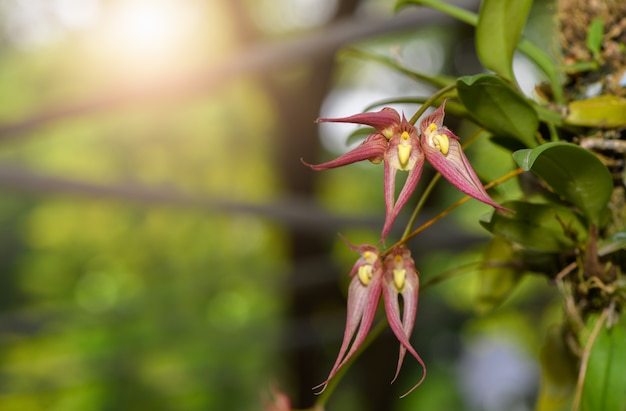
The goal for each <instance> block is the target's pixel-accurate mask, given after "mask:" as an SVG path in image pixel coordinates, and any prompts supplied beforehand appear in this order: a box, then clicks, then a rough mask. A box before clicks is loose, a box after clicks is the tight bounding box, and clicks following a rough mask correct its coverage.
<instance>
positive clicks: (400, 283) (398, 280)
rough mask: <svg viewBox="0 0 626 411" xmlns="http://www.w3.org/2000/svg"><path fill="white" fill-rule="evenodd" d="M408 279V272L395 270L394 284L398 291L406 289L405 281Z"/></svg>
mask: <svg viewBox="0 0 626 411" xmlns="http://www.w3.org/2000/svg"><path fill="white" fill-rule="evenodd" d="M405 279H406V270H405V269H404V268H403V269H401V270H400V269H397V268H396V269H394V270H393V283H394V284H395V285H396V288H397V289H398V291H402V287H404V280H405Z"/></svg>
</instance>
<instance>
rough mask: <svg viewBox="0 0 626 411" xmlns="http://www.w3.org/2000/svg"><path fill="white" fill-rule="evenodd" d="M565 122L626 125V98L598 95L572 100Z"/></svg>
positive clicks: (588, 124) (593, 124)
mask: <svg viewBox="0 0 626 411" xmlns="http://www.w3.org/2000/svg"><path fill="white" fill-rule="evenodd" d="M567 113H568V114H567V117H565V122H566V123H567V124H571V125H574V126H585V127H604V128H615V127H623V126H626V99H625V98H623V97H618V96H607V95H605V96H597V97H592V98H588V99H586V100H578V101H572V102H571V103H569V105H568V106H567Z"/></svg>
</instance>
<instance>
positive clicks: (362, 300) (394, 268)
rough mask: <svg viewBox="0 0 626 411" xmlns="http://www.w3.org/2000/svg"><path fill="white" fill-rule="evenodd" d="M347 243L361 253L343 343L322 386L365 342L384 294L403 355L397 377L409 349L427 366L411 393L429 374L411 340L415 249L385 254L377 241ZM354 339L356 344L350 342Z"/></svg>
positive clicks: (416, 288) (415, 296)
mask: <svg viewBox="0 0 626 411" xmlns="http://www.w3.org/2000/svg"><path fill="white" fill-rule="evenodd" d="M346 243H347V244H348V246H349V247H350V248H351V249H352V250H353V251H356V252H358V253H359V254H360V255H361V257H360V258H359V259H358V260H357V262H356V263H355V264H354V267H353V268H352V271H351V272H350V275H351V276H353V279H352V281H351V282H350V287H349V290H348V314H347V319H346V330H345V332H344V336H343V343H342V344H341V348H340V350H339V355H338V356H337V360H336V361H335V364H334V365H333V368H332V370H331V371H330V374H329V375H328V378H327V379H326V381H324V382H323V383H322V384H320V385H319V386H318V387H322V390H323V389H324V388H325V387H326V385H327V384H328V382H329V381H330V379H331V378H333V376H335V374H336V373H337V372H338V371H339V369H340V368H341V367H342V366H343V365H344V364H345V363H346V362H348V360H349V359H350V358H351V357H352V355H354V353H355V352H356V350H357V349H358V348H359V347H360V346H361V344H362V343H363V341H364V340H365V337H366V336H367V334H368V332H369V330H370V328H371V326H372V322H373V321H374V315H375V314H376V309H377V307H378V302H379V300H380V296H381V295H382V296H383V299H384V302H385V304H384V305H385V312H386V314H387V319H388V321H389V325H390V327H391V330H392V331H393V333H394V334H395V336H396V338H397V339H398V340H399V341H400V355H399V358H398V365H397V368H396V375H395V376H394V378H393V381H395V380H396V378H397V377H398V373H399V372H400V368H401V367H402V362H403V360H404V356H405V354H406V352H407V351H409V353H411V355H412V356H413V357H415V359H416V360H417V361H418V362H419V363H420V365H421V366H422V368H423V370H424V374H423V376H422V378H421V379H420V381H419V382H418V383H417V384H416V385H415V386H414V387H413V388H411V390H409V391H408V392H407V393H406V394H405V395H407V394H409V393H410V392H411V391H413V390H414V389H415V388H417V387H418V386H419V385H420V384H421V383H422V381H424V378H425V377H426V366H425V364H424V362H423V361H422V359H421V358H420V356H419V355H418V354H417V352H416V351H415V349H414V348H413V347H412V346H411V343H410V342H409V338H410V335H411V332H412V331H413V324H414V323H415V313H416V312H417V299H418V292H419V277H418V275H419V273H418V272H417V270H416V269H415V263H414V262H413V259H412V258H411V252H410V251H409V250H407V249H406V248H404V247H395V248H393V249H392V250H391V252H390V253H389V254H387V255H386V256H385V257H384V258H383V257H382V256H381V254H380V253H379V252H378V248H377V247H375V246H373V245H369V244H361V245H359V246H354V245H352V244H350V243H348V242H347V241H346ZM400 295H401V296H402V301H403V309H402V314H401V313H400V304H399V296H400ZM355 334H356V335H355ZM353 339H354V341H353ZM351 341H352V344H350V342H351ZM393 381H392V382H393ZM316 388H317V387H316Z"/></svg>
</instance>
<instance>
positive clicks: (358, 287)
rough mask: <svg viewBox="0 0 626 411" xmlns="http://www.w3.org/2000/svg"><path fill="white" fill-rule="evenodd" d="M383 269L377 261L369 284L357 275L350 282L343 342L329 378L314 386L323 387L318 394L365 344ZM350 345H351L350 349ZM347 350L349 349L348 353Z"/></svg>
mask: <svg viewBox="0 0 626 411" xmlns="http://www.w3.org/2000/svg"><path fill="white" fill-rule="evenodd" d="M381 271H382V268H381V266H380V262H377V264H376V265H375V266H374V272H373V273H374V275H373V276H372V278H371V280H370V283H369V284H368V285H367V286H365V285H363V284H362V283H361V280H360V279H359V277H358V276H355V277H354V278H353V279H352V281H351V282H350V287H349V289H348V314H347V319H346V329H345V332H344V336H343V342H342V344H341V348H340V349H339V355H338V356H337V360H336V361H335V364H334V365H333V368H332V369H331V371H330V374H329V375H328V378H326V381H324V382H323V383H321V384H320V385H318V386H316V387H314V389H317V388H320V387H321V390H320V391H319V392H318V394H319V393H321V392H323V391H324V390H325V389H326V386H327V385H328V382H329V381H330V380H331V379H332V378H333V377H334V376H335V374H336V373H337V372H338V371H339V369H340V368H341V367H342V366H343V365H344V364H345V363H346V362H347V361H348V360H349V359H350V358H351V357H352V356H353V355H354V353H355V352H356V350H357V349H358V348H359V347H360V346H361V344H363V341H364V340H365V337H366V336H367V333H368V332H369V330H370V328H371V327H372V322H373V321H374V316H375V314H376V309H377V307H378V300H379V299H380V294H381V288H382V275H381ZM357 329H358V331H357ZM355 333H356V337H354V341H353V342H352V345H350V341H352V337H353V336H354V334H355ZM348 347H350V350H349V351H348ZM346 351H348V353H347V354H346Z"/></svg>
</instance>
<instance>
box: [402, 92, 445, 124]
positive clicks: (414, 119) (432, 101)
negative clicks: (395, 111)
mask: <svg viewBox="0 0 626 411" xmlns="http://www.w3.org/2000/svg"><path fill="white" fill-rule="evenodd" d="M455 88H456V83H452V84H448V85H447V86H445V87H443V88H441V89H439V90H438V91H437V92H436V93H435V94H433V95H432V96H430V97H429V98H428V100H426V101H425V102H424V104H422V106H421V107H420V108H419V110H417V111H416V112H415V114H413V117H411V120H409V123H411V124H413V125H415V123H416V122H417V120H418V119H419V118H420V117H421V116H422V114H424V112H425V111H426V110H427V109H428V107H430V106H432V105H434V104H435V102H436V101H437V100H438V99H440V98H442V97H443V96H444V95H445V94H446V93H448V92H450V91H452V90H454V89H455Z"/></svg>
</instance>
